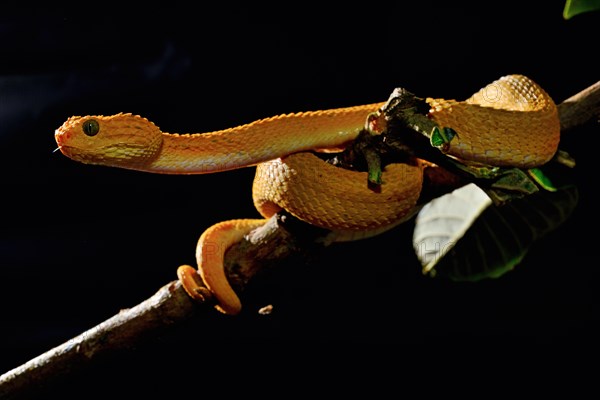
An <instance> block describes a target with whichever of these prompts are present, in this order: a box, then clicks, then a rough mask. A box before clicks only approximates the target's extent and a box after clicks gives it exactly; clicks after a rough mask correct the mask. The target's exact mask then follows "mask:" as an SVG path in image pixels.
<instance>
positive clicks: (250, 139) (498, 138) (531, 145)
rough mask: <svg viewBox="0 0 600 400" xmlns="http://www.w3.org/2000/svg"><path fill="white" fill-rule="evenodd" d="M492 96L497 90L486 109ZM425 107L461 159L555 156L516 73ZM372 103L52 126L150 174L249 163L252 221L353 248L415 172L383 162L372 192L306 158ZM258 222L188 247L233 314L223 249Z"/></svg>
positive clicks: (394, 216) (332, 144) (540, 115)
mask: <svg viewBox="0 0 600 400" xmlns="http://www.w3.org/2000/svg"><path fill="white" fill-rule="evenodd" d="M492 89H494V90H496V91H497V92H498V93H500V94H499V95H496V97H494V100H495V101H494V102H490V96H491V92H490V91H491V90H492ZM494 93H496V92H494ZM427 102H428V103H429V104H430V105H431V107H432V109H431V110H430V113H429V116H430V118H432V119H433V120H434V121H435V122H436V123H438V124H439V125H440V126H443V127H450V128H453V129H454V130H455V131H456V132H457V135H456V137H455V138H454V139H453V140H452V141H451V142H450V143H449V147H448V148H447V153H448V154H450V155H451V156H454V157H457V158H460V159H462V160H465V161H474V162H482V163H486V164H489V165H498V166H516V167H532V166H536V165H540V164H543V163H544V162H546V161H548V160H549V159H550V158H551V157H552V155H553V154H554V152H555V151H556V149H557V146H558V137H559V132H560V131H559V128H558V126H559V125H558V114H557V112H556V106H555V105H554V102H552V99H551V98H550V97H549V96H548V95H547V94H546V93H545V92H544V91H543V90H542V89H541V88H539V86H537V85H536V84H535V83H533V82H532V81H530V80H529V79H528V78H525V77H523V76H520V75H511V76H508V77H503V78H501V79H500V80H498V81H496V82H494V83H492V84H490V85H488V86H487V87H486V88H484V89H482V91H480V92H479V93H478V94H475V95H474V96H473V97H471V98H470V99H468V100H467V101H464V102H458V101H455V100H443V99H427ZM383 104H384V103H377V104H367V105H363V106H355V107H347V108H339V109H331V110H323V111H312V112H304V113H297V114H286V115H280V116H276V117H272V118H266V119H262V120H258V121H255V122H253V123H250V124H246V125H241V126H238V127H234V128H230V129H225V130H220V131H215V132H209V133H201V134H183V135H181V134H169V133H164V132H162V131H161V130H160V129H159V128H158V127H157V126H156V125H154V124H153V123H152V122H150V121H148V120H147V119H145V118H142V117H140V116H136V115H131V114H117V115H113V116H85V117H78V116H75V117H71V118H69V119H68V120H67V121H66V122H65V123H64V124H63V125H62V126H61V127H60V128H59V129H57V130H56V132H55V138H56V142H57V144H58V146H59V148H60V150H61V152H62V153H63V154H64V155H66V156H68V157H70V158H72V159H74V160H76V161H80V162H83V163H87V164H99V165H105V166H112V167H120V168H127V169H134V170H139V171H146V172H153V173H163V174H203V173H211V172H219V171H226V170H231V169H235V168H242V167H247V166H252V165H257V173H256V177H255V180H254V185H253V198H254V204H255V206H256V208H257V209H258V211H259V212H260V213H261V215H263V216H264V217H265V218H268V217H270V216H271V215H273V214H274V213H275V212H277V211H279V210H281V209H285V210H287V211H288V212H290V213H291V214H293V215H294V216H296V217H298V218H299V219H302V220H304V221H306V222H308V223H311V224H314V225H316V226H320V227H323V228H327V229H330V230H332V231H334V232H336V233H339V234H338V236H334V240H354V239H357V238H362V237H366V236H371V235H374V234H378V233H381V232H383V231H385V230H387V229H389V228H391V227H393V226H395V225H397V224H398V223H399V222H400V221H402V220H403V219H404V218H406V217H407V216H409V215H410V214H411V211H413V210H414V206H415V204H416V202H417V200H418V197H419V195H420V191H421V185H422V180H423V174H422V171H423V165H424V164H421V163H420V162H418V161H417V162H416V163H415V164H414V165H409V164H392V165H389V166H388V167H386V169H385V170H384V174H383V182H384V183H383V184H382V186H381V191H380V192H374V191H371V190H370V189H368V188H367V184H366V182H367V174H366V173H361V172H354V171H349V170H345V169H341V168H337V167H334V166H332V165H329V164H327V163H324V162H323V161H321V160H320V159H319V158H318V157H316V156H315V155H314V154H312V153H309V152H307V151H309V150H317V149H319V150H321V149H331V150H332V149H338V148H342V147H343V146H344V145H345V144H346V143H348V142H350V141H352V140H353V139H354V138H356V136H357V135H358V133H359V131H360V130H361V129H362V128H363V127H364V125H365V122H366V120H367V116H368V115H369V114H370V113H373V112H375V111H377V110H378V109H379V107H381V106H382V105H383ZM265 221H266V220H232V221H225V222H221V223H219V224H216V225H213V226H212V227H210V228H208V229H207V230H206V231H205V232H204V233H203V234H202V236H201V237H200V239H199V241H198V246H197V249H196V261H197V263H198V269H199V272H200V275H201V277H202V279H203V281H204V283H205V285H206V287H208V289H209V290H210V291H211V292H212V293H213V295H214V296H215V298H216V299H217V302H218V305H217V308H218V309H219V310H220V311H222V312H224V313H227V314H237V313H239V312H240V310H241V302H240V300H239V298H238V296H237V295H236V293H235V292H234V291H233V289H232V288H231V286H230V285H229V283H228V281H227V278H226V276H225V272H224V270H223V257H224V254H225V251H226V249H227V248H228V247H229V246H231V245H232V244H234V243H236V242H238V241H239V240H241V239H242V238H243V237H244V235H246V234H247V233H248V232H250V231H251V230H253V229H255V228H257V227H259V226H261V225H262V224H264V222H265ZM178 276H179V278H180V279H181V281H182V282H183V286H184V288H185V289H186V291H187V292H188V293H189V294H190V296H192V297H195V298H202V296H201V295H200V294H199V292H200V290H199V286H198V285H197V283H195V282H196V280H195V270H194V269H193V268H191V267H190V266H182V267H180V268H179V270H178Z"/></svg>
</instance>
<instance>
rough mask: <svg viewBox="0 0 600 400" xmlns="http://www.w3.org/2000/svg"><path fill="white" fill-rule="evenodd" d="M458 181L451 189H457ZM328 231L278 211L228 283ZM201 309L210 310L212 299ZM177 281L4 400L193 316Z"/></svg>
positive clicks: (237, 256)
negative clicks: (206, 307) (455, 187)
mask: <svg viewBox="0 0 600 400" xmlns="http://www.w3.org/2000/svg"><path fill="white" fill-rule="evenodd" d="M558 109H559V114H560V120H561V127H562V129H563V130H565V131H566V130H570V129H573V128H575V127H577V126H581V125H584V124H586V123H587V122H589V121H590V120H591V119H593V118H597V116H598V115H600V82H597V83H595V84H594V85H592V86H590V87H589V88H587V89H585V90H583V91H581V92H579V93H577V94H576V95H574V96H572V97H570V98H568V99H567V100H565V101H564V102H563V103H561V104H560V105H559V106H558ZM427 178H428V179H426V181H428V182H429V186H428V187H427V188H424V191H425V192H428V193H429V195H430V196H431V194H432V193H433V192H432V190H437V191H439V190H440V185H441V187H442V189H441V190H442V191H444V190H446V189H447V188H446V189H444V184H446V183H447V182H449V180H448V175H447V174H446V173H444V171H431V172H430V173H428V174H427ZM456 184H457V183H456V181H455V182H453V183H450V184H448V185H450V186H452V185H454V186H455V185H456ZM326 234H327V232H326V231H324V230H321V229H318V228H315V227H312V226H310V225H308V224H304V223H301V222H300V221H298V220H296V219H295V218H293V217H291V216H289V215H286V214H285V213H280V214H277V215H275V216H273V217H272V218H271V219H270V220H269V222H268V223H267V224H265V225H264V226H262V227H261V228H259V229H257V230H255V231H254V232H252V233H251V234H250V235H248V236H247V237H246V238H245V239H244V240H242V241H241V242H239V243H237V244H236V245H234V246H232V247H231V248H230V249H229V250H228V251H227V253H226V255H225V269H226V272H227V276H228V279H229V280H230V282H231V284H232V286H233V287H234V288H235V289H236V291H238V292H242V291H243V289H244V287H245V286H246V284H247V283H248V281H249V280H250V279H252V278H253V277H254V276H255V275H256V274H258V273H259V272H261V271H264V270H265V268H268V267H270V266H273V265H276V264H278V263H280V262H281V261H282V260H284V259H288V258H289V257H292V256H300V257H305V256H308V255H310V254H311V252H312V250H314V249H315V247H316V246H322V245H321V244H319V243H320V240H321V239H323V238H324V237H325V236H326ZM202 305H203V306H212V299H211V298H208V299H207V301H206V302H205V303H202ZM197 306H198V303H195V302H194V301H192V300H191V299H190V297H189V296H188V295H187V294H186V293H185V291H184V290H183V288H182V287H181V284H180V283H179V282H178V281H173V282H170V283H168V284H167V285H165V286H163V287H162V288H161V289H159V290H158V292H156V294H155V295H153V296H152V297H150V298H149V299H147V300H145V301H143V302H142V303H140V304H138V305H137V306H135V307H133V308H131V309H128V310H123V311H121V312H119V314H117V315H115V316H114V317H112V318H110V319H108V320H106V321H104V322H102V323H100V324H99V325H97V326H95V327H93V328H91V329H90V330H88V331H86V332H84V333H82V334H80V335H79V336H77V337H74V338H72V339H70V340H69V341H67V342H65V343H63V344H61V345H59V346H57V347H55V348H53V349H51V350H49V351H47V352H46V353H43V354H41V355H40V356H38V357H36V358H34V359H32V360H30V361H28V362H27V363H25V364H23V365H21V366H19V367H17V368H15V369H13V370H11V371H8V372H6V373H5V374H3V375H1V376H0V398H3V399H14V398H18V397H23V396H26V395H27V393H28V392H31V390H35V389H34V388H35V387H36V386H37V385H38V384H41V383H44V384H46V385H47V384H49V383H52V382H54V381H56V380H57V378H60V377H64V376H68V374H69V373H70V372H72V371H74V370H76V369H79V368H81V367H84V366H85V365H87V364H89V363H91V362H93V360H95V359H97V358H98V357H100V356H102V355H104V354H108V353H111V352H114V351H116V350H119V349H125V348H128V347H130V346H131V345H133V344H135V343H138V342H139V341H140V340H141V339H143V338H145V337H148V336H149V335H151V334H152V333H153V332H154V333H155V332H156V331H158V330H160V329H164V328H165V327H168V326H171V325H173V324H176V323H177V322H180V321H182V320H185V319H187V318H189V317H191V316H192V315H193V314H194V312H195V311H196V310H197V309H198V307H197Z"/></svg>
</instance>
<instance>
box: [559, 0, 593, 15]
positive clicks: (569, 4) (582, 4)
mask: <svg viewBox="0 0 600 400" xmlns="http://www.w3.org/2000/svg"><path fill="white" fill-rule="evenodd" d="M596 10H600V0H567V1H566V3H565V8H564V10H563V18H564V19H571V18H572V17H574V16H575V15H579V14H583V13H586V12H590V11H596Z"/></svg>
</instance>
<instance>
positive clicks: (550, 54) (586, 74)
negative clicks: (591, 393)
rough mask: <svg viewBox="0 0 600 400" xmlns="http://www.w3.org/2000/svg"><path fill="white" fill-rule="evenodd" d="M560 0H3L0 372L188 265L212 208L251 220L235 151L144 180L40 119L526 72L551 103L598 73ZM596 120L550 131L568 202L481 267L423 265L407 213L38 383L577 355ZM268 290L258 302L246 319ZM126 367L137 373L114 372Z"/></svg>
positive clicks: (281, 103)
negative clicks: (561, 351)
mask: <svg viewBox="0 0 600 400" xmlns="http://www.w3.org/2000/svg"><path fill="white" fill-rule="evenodd" d="M562 8H563V2H561V1H554V2H543V3H540V5H539V7H538V8H535V7H532V8H531V9H527V8H525V9H524V8H523V7H522V5H520V3H519V2H498V3H492V4H490V3H486V2H479V3H478V5H474V4H463V3H462V2H451V3H450V4H447V5H445V6H438V5H434V4H431V3H426V2H422V3H419V4H412V3H410V4H402V2H397V3H396V4H394V5H382V4H372V5H365V4H357V5H352V4H350V3H340V4H337V5H327V6H326V5H325V4H320V3H291V4H290V5H289V6H284V7H283V6H282V7H273V6H266V5H257V4H253V3H242V4H240V3H237V2H221V3H218V4H211V5H210V6H206V5H204V4H201V3H197V4H193V6H192V5H189V6H188V5H186V3H184V2H181V3H178V2H168V3H166V2H165V3H160V4H154V3H148V4H146V5H145V6H144V8H140V7H133V6H124V5H118V4H115V5H110V4H109V3H102V4H98V5H97V6H95V7H86V9H79V8H77V7H68V8H67V7H60V6H57V5H56V4H53V5H52V6H48V7H43V8H34V9H32V8H25V7H23V8H19V7H16V8H10V9H8V10H6V11H5V12H3V13H2V14H1V15H0V43H1V44H0V46H1V53H0V57H1V59H2V62H1V63H0V149H2V156H1V157H0V164H1V165H0V174H1V178H2V179H1V184H2V186H1V187H2V189H1V190H2V204H3V206H2V211H3V212H2V222H1V224H0V282H1V283H2V285H1V287H2V290H1V291H0V304H1V306H0V309H1V310H2V314H1V317H0V324H1V325H2V327H1V330H0V354H1V356H0V372H5V371H8V370H9V369H11V368H13V367H16V366H18V365H19V364H21V363H23V362H26V361H27V360H29V359H31V358H32V357H34V356H36V355H38V354H40V353H42V352H44V351H46V350H48V349H50V348H52V347H53V346H56V345H59V344H61V343H63V342H64V341H66V340H68V339H69V338H71V337H73V336H75V335H77V334H79V333H81V332H83V331H84V330H86V329H89V328H91V327H92V326H94V325H96V324H97V323H99V322H101V321H103V320H105V319H106V318H109V317H110V316H112V315H114V314H115V313H116V312H118V311H119V309H121V308H128V307H131V306H134V305H135V304H137V303H139V302H140V301H142V300H144V299H146V298H147V297H149V296H151V295H152V294H153V293H154V292H155V291H156V290H157V289H158V288H159V287H161V286H162V285H163V284H165V283H167V282H169V281H171V280H173V279H175V270H176V268H177V266H178V265H180V264H184V263H191V264H193V263H194V250H195V244H196V241H197V238H198V236H199V235H200V234H201V233H202V231H203V230H204V229H205V228H207V227H208V226H210V225H211V224H213V223H216V222H218V221H222V220H227V219H232V218H244V217H257V216H258V213H257V212H256V211H255V210H254V208H253V205H252V200H251V182H252V177H253V169H252V168H248V169H244V170H238V171H232V172H225V173H221V174H214V175H202V176H161V175H153V174H146V173H140V172H132V171H126V170H117V169H110V168H105V167H95V166H87V165H83V164H79V163H76V162H73V161H71V160H69V159H67V158H66V157H64V156H62V155H61V154H60V153H58V152H56V153H53V152H52V151H53V150H54V149H55V148H56V145H55V142H54V137H53V133H54V130H55V129H56V128H57V127H59V126H60V125H61V124H62V123H63V122H64V120H66V118H68V117H69V116H71V115H88V114H105V115H107V114H114V113H117V112H132V113H137V114H140V115H143V116H145V117H147V118H149V119H150V120H152V121H154V122H155V123H156V124H157V125H159V126H160V127H161V128H162V129H163V130H164V131H168V132H182V133H183V132H202V131H210V130H215V129H221V128H226V127H230V126H235V125H238V124H241V123H246V122H250V121H253V120H255V119H258V118H263V117H268V116H271V115H276V114H280V113H287V112H295V111H303V110H316V109H326V108H335V107H343V106H350V105H356V104H366V103H371V102H378V101H383V100H385V99H387V97H388V95H389V94H390V93H391V91H392V90H393V89H394V88H395V87H399V86H402V87H405V88H407V89H409V90H410V91H412V92H413V93H416V94H417V95H421V96H432V97H445V98H457V99H463V98H466V97H468V96H470V95H471V94H472V93H474V92H475V91H477V90H478V89H479V88H481V87H482V86H484V85H485V84H487V83H488V82H491V81H492V80H494V79H497V78H499V77H500V76H502V75H506V74H511V73H521V74H525V75H528V76H529V77H531V78H532V79H534V80H535V81H536V82H538V83H539V84H540V85H541V86H542V87H544V88H545V89H546V91H547V92H548V93H549V94H550V95H551V96H552V97H553V98H554V99H555V100H556V102H560V101H562V100H564V99H565V98H567V97H569V96H570V95H572V94H574V93H576V92H577V91H579V90H581V89H583V88H585V87H587V86H589V85H591V84H592V83H594V82H596V81H597V80H598V74H597V71H598V68H597V66H595V65H594V62H593V61H592V60H591V56H590V54H591V52H593V51H596V50H597V49H596V48H595V46H597V44H593V42H594V41H596V39H597V33H596V32H597V28H595V26H596V25H597V23H598V18H599V14H598V13H591V14H586V15H581V16H577V17H575V18H573V19H572V20H569V21H565V20H563V18H562ZM594 133H597V125H596V126H592V127H588V128H587V129H586V130H579V131H575V132H573V133H572V134H570V135H569V136H568V137H565V138H563V140H562V147H563V148H564V149H565V150H567V151H569V152H570V153H571V154H572V155H573V156H574V157H575V158H576V159H577V161H578V166H577V170H578V173H577V178H576V179H577V183H578V185H579V189H580V201H579V205H578V207H577V209H576V210H575V213H574V214H573V215H572V217H571V218H570V219H569V220H568V221H567V222H566V223H565V224H564V225H563V226H561V227H560V229H558V230H557V231H555V232H553V233H551V234H550V235H548V236H547V237H545V238H544V239H543V240H541V241H540V242H538V243H536V244H535V245H534V246H533V248H532V249H531V251H530V253H529V254H528V255H527V257H526V259H525V260H524V262H523V263H522V264H520V265H519V266H518V267H517V268H516V269H515V270H514V271H512V272H510V273H509V274H507V275H505V276H504V277H502V278H501V279H498V280H493V281H484V282H480V283H477V284H457V283H451V282H448V281H444V280H435V279H429V278H426V277H423V276H422V275H421V274H420V270H419V266H418V262H417V261H416V259H415V257H414V254H413V251H412V246H411V243H410V242H411V233H412V227H411V226H410V224H407V225H406V226H402V227H399V228H398V229H395V230H393V231H392V232H389V233H386V234H384V235H382V236H380V237H376V238H373V239H369V240H364V241H361V242H355V243H349V244H339V245H336V246H333V247H331V248H330V249H328V250H327V251H326V252H324V253H323V254H320V255H319V256H318V257H316V259H315V260H314V262H312V263H310V264H309V265H295V264H294V263H291V264H290V265H282V266H281V267H280V268H279V269H278V270H276V271H272V272H271V273H269V274H266V275H265V276H263V277H260V278H257V279H256V281H255V282H253V283H252V284H251V285H250V286H249V287H248V289H247V290H246V291H245V293H244V304H245V308H244V312H243V314H242V315H240V316H238V317H234V318H232V317H227V316H222V315H219V314H217V313H215V312H212V311H211V312H206V313H202V314H201V315H199V316H198V317H197V318H195V319H193V320H191V321H189V322H187V323H185V324H182V325H181V326H178V327H176V328H174V329H172V330H169V331H167V332H165V333H164V334H163V335H161V336H160V337H157V338H152V339H150V342H149V343H146V344H142V345H140V347H139V348H137V349H135V350H132V351H131V352H126V353H124V354H120V355H117V356H115V357H114V358H110V359H107V360H103V361H101V362H99V363H98V364H97V365H96V366H95V367H93V368H91V369H90V370H85V371H81V372H80V373H79V374H78V375H77V376H76V377H75V378H73V379H72V380H69V381H67V383H66V384H64V385H62V386H58V387H56V388H53V389H52V390H53V392H52V393H55V394H61V395H64V394H71V393H77V392H78V391H79V390H81V388H82V387H84V386H85V385H88V386H87V387H88V388H89V387H93V388H94V391H99V392H100V393H105V394H107V393H111V390H112V389H111V388H113V386H114V385H116V384H117V383H119V384H122V385H124V386H123V387H124V388H125V389H126V390H131V391H132V392H133V391H135V390H141V389H140V387H144V388H145V389H147V388H148V387H150V388H153V387H156V386H160V385H164V386H169V385H175V384H176V382H178V381H180V380H185V379H191V377H196V376H197V377H198V379H199V380H200V381H202V376H203V375H204V376H207V375H208V376H219V375H229V376H233V377H234V378H235V379H237V377H238V375H239V376H244V375H246V374H247V373H248V370H249V369H254V368H255V367H254V365H253V361H252V360H255V359H256V356H257V355H258V354H260V357H267V355H268V356H269V357H270V356H273V355H277V358H278V360H279V361H278V362H274V361H272V359H269V360H271V361H272V364H270V367H269V368H270V369H278V368H277V367H278V366H280V365H289V364H282V360H287V361H288V363H289V362H290V360H291V363H293V364H295V363H296V360H301V359H307V358H308V357H310V358H311V361H312V362H313V364H314V363H316V364H318V365H321V368H322V369H324V368H323V366H326V365H331V367H332V369H335V368H337V367H334V366H337V365H338V364H339V363H337V362H336V361H335V360H338V361H339V358H337V356H336V357H334V356H333V355H332V349H338V350H341V352H340V353H342V354H345V357H347V358H346V359H347V361H348V362H347V364H346V365H353V360H352V356H350V355H353V354H356V353H357V352H360V353H363V354H367V353H371V354H374V355H378V356H382V357H383V358H390V359H393V360H397V358H394V357H397V356H393V355H392V354H396V355H397V354H404V353H405V352H409V351H412V350H416V351H421V350H422V349H430V348H435V349H438V350H440V349H445V348H451V349H465V350H467V349H491V348H494V347H497V346H501V345H504V344H508V345H509V346H517V345H520V344H528V345H532V344H542V345H543V346H548V347H549V348H550V347H552V348H556V347H558V346H559V345H560V346H564V347H565V348H568V349H570V348H577V349H579V350H578V351H582V350H583V352H584V353H586V354H587V351H588V350H590V349H591V348H592V347H593V343H594V341H593V340H592V339H593V338H594V337H595V335H596V331H595V329H594V328H593V323H594V322H595V319H596V313H597V303H598V299H597V292H596V291H595V288H596V287H597V285H596V282H595V277H596V276H597V273H596V271H595V268H596V267H595V266H596V265H597V261H596V256H595V251H594V249H595V248H596V247H597V243H596V242H595V236H594V235H593V232H594V231H593V230H594V224H595V222H594V221H595V220H596V217H595V208H594V207H593V206H592V205H593V200H592V199H593V195H592V191H591V190H592V186H593V182H592V181H590V179H591V177H592V176H593V175H592V174H593V165H594V162H593V161H594V149H593V147H592V146H590V140H591V139H590V137H591V135H592V134H594ZM586 135H587V136H586ZM586 226H591V227H592V232H591V234H588V233H586V231H584V230H583V228H584V227H586ZM266 304H273V305H274V312H273V314H271V315H270V316H261V315H258V314H257V312H256V310H257V309H258V308H259V307H261V306H263V305H266ZM305 349H310V350H309V351H308V352H305ZM248 352H251V353H252V355H250V354H249V353H248ZM307 354H310V356H307ZM260 357H259V358H260ZM189 360H192V361H193V363H194V365H191V366H190V365H188V364H186V362H187V361H189ZM234 365H235V367H232V366H234ZM132 370H137V371H143V375H144V378H142V379H141V380H140V378H135V379H134V378H132V377H131V376H130V374H129V373H130V371H132ZM175 371H180V372H177V373H176V372H175ZM266 371H269V370H266ZM210 374H213V375H210ZM90 385H91V386H90ZM151 390H152V389H151ZM138 393H139V392H138ZM142 393H146V392H142Z"/></svg>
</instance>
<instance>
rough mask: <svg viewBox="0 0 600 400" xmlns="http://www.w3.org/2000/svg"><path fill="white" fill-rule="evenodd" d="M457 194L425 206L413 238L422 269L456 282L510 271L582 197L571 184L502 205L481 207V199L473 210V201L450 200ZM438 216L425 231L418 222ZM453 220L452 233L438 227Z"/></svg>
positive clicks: (495, 275) (494, 276)
mask: <svg viewBox="0 0 600 400" xmlns="http://www.w3.org/2000/svg"><path fill="white" fill-rule="evenodd" d="M461 189H462V188H461ZM455 192H457V191H455ZM455 192H453V193H451V194H447V195H444V196H442V197H440V198H438V199H434V200H432V202H430V203H433V202H436V201H437V203H438V204H437V206H436V208H437V210H438V211H437V212H432V207H428V205H429V204H430V203H428V205H426V206H425V207H423V209H422V210H421V211H420V213H419V215H418V216H417V218H416V220H415V224H416V225H415V237H414V238H413V240H414V247H415V251H416V252H417V257H418V258H419V259H420V261H421V264H422V265H423V272H424V273H427V274H429V275H431V276H443V277H447V278H450V279H452V280H456V281H478V280H481V279H484V278H498V277H500V276H502V275H504V274H505V273H506V272H508V271H510V270H512V269H513V268H514V267H515V266H516V265H518V264H519V263H520V262H521V260H522V259H523V257H525V255H526V254H527V251H528V249H529V247H530V246H531V245H532V244H533V243H534V242H535V241H537V240H539V239H540V238H541V237H543V236H544V235H545V234H547V233H548V232H551V231H552V230H554V229H556V228H557V227H558V226H560V225H561V224H562V223H563V222H564V221H565V220H566V219H567V218H568V217H569V216H570V215H571V213H572V212H573V210H574V209H575V207H576V205H577V201H578V190H577V187H576V186H574V185H568V186H564V187H561V188H560V189H558V190H556V191H555V192H550V191H545V190H542V191H538V192H536V193H533V194H530V195H528V196H525V197H523V198H519V199H515V200H512V201H510V202H508V203H506V204H504V205H502V206H494V205H488V206H485V207H482V206H483V205H485V204H484V203H480V205H479V206H476V207H477V208H479V209H478V210H476V211H475V212H473V211H472V210H471V211H468V210H470V208H469V207H471V208H472V207H473V203H472V202H468V203H465V204H462V205H459V207H458V208H456V205H452V204H451V203H452V202H454V203H456V200H452V202H449V201H448V199H449V198H453V197H454V198H456V197H457V196H456V193H455ZM459 197H460V196H459ZM482 208H483V209H482ZM461 209H462V210H463V211H461ZM452 210H455V211H452ZM464 210H467V211H464ZM468 214H471V215H468ZM474 215H475V218H473V216H474ZM436 218H437V219H439V223H438V224H437V227H435V226H429V227H427V228H426V229H425V230H424V229H423V226H425V225H423V226H419V225H420V224H423V223H424V222H423V221H425V222H427V221H429V222H431V221H434V220H435V219H436ZM451 220H454V222H452V221H451ZM457 221H458V223H457ZM449 224H454V225H455V226H457V227H458V228H457V229H455V230H454V232H453V233H451V234H447V233H446V232H444V231H443V230H440V228H439V227H440V226H443V225H449ZM465 224H468V227H467V228H465ZM424 240H427V242H425V241H424ZM424 247H426V248H424ZM424 250H427V251H425V252H424Z"/></svg>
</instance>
